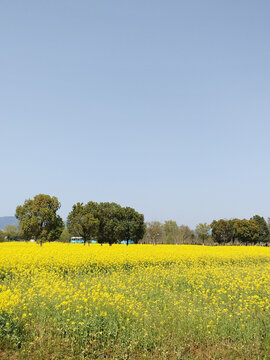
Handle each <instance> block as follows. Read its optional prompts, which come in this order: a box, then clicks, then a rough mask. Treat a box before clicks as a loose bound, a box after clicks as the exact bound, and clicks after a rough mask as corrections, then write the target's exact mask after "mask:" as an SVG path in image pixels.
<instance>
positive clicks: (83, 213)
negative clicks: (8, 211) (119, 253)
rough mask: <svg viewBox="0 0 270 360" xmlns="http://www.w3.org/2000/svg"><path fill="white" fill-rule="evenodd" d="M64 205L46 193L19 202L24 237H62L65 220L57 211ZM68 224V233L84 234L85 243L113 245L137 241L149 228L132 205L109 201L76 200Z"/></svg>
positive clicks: (38, 238) (37, 238)
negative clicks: (94, 241) (84, 202)
mask: <svg viewBox="0 0 270 360" xmlns="http://www.w3.org/2000/svg"><path fill="white" fill-rule="evenodd" d="M60 206H61V204H60V202H59V200H58V199H57V197H55V196H53V197H51V196H50V195H45V194H39V195H36V196H35V197H34V199H28V200H25V202H24V204H23V205H19V206H17V208H16V213H15V216H16V218H17V219H18V220H19V228H20V233H21V236H22V238H23V239H26V240H30V239H35V240H37V241H38V242H39V243H40V244H41V245H42V243H43V242H44V241H55V240H59V239H61V236H63V231H64V229H65V224H64V221H63V220H62V218H61V217H60V215H58V214H57V211H58V210H59V208H60ZM66 225H67V230H68V234H69V235H70V236H79V237H82V238H83V240H84V244H85V243H86V242H88V241H89V240H96V241H97V242H98V243H100V244H103V243H109V244H110V245H112V244H114V243H119V242H121V241H126V243H127V244H128V242H129V241H133V242H134V243H137V242H138V241H139V240H140V239H142V238H143V236H144V232H145V224H144V216H143V215H142V214H140V213H138V212H137V211H135V210H134V209H133V208H131V207H122V206H120V205H119V204H116V203H109V202H101V203H97V202H94V201H89V202H88V203H87V204H85V205H84V204H83V203H79V202H78V203H77V204H74V205H73V207H72V210H71V211H70V213H69V214H68V217H67V224H66ZM64 235H65V234H64Z"/></svg>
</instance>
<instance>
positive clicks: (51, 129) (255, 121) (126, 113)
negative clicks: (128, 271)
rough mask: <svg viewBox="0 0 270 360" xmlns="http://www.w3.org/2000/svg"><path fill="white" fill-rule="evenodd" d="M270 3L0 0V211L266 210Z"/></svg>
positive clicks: (213, 214)
mask: <svg viewBox="0 0 270 360" xmlns="http://www.w3.org/2000/svg"><path fill="white" fill-rule="evenodd" d="M269 18H270V3H269V1H266V0H265V1H264V0H261V1H257V0H254V1H249V0H237V1H232V0H229V1H228V0H226V1H225V0H223V1H216V0H211V1H210V0H204V1H201V0H196V1H195V0H185V1H179V0H171V1H161V0H155V1H154V0H151V1H150V0H149V1H141V0H136V1H126V0H123V1H119V0H114V1H109V0H108V1H98V0H97V1H91V0H76V1H74V0H73V1H69V0H57V1H55V0H47V1H34V0H31V1H30V0H29V1H28V0H25V1H21V0H17V1H16V0H15V1H9V0H3V1H1V4H0V44H1V56H0V99H1V100H0V103H1V106H0V124H1V125H0V130H1V132H0V134H1V141H0V144H1V145H0V147H1V187H0V189H1V190H0V191H1V197H0V216H5V215H13V214H14V212H15V208H16V206H17V205H18V204H22V203H23V202H24V200H25V199H26V198H31V197H33V196H34V195H36V194H38V193H47V194H50V195H55V196H57V197H58V198H59V200H60V201H61V203H62V208H61V211H60V214H61V215H62V216H63V217H66V216H67V214H68V212H69V211H70V209H71V207H72V205H73V204H74V203H75V202H77V201H81V202H87V201H89V200H94V201H98V202H100V201H115V202H118V203H120V204H121V205H125V206H132V207H134V208H135V209H137V210H138V211H140V212H142V213H144V214H145V218H146V220H147V221H150V220H161V221H163V220H166V219H174V220H176V221H177V222H178V223H179V224H187V225H189V226H191V227H194V226H195V225H196V224H197V223H198V222H210V221H212V220H213V219H219V218H231V217H239V218H243V217H246V218H249V217H251V216H253V215H254V214H260V215H262V216H265V217H268V216H270V196H269V195H270V166H269V155H270V152H269V150H270V141H269V133H270V46H269V38H270V22H269Z"/></svg>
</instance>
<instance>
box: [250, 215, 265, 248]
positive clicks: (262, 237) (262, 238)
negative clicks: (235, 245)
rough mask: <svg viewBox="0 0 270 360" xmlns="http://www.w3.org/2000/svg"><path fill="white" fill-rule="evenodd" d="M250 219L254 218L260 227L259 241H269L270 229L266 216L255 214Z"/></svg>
mask: <svg viewBox="0 0 270 360" xmlns="http://www.w3.org/2000/svg"><path fill="white" fill-rule="evenodd" d="M250 220H254V221H255V223H256V224H257V226H258V228H259V241H261V242H264V243H267V242H268V241H269V229H268V226H267V223H266V221H265V219H264V217H262V216H259V215H254V216H253V217H252V218H251V219H250Z"/></svg>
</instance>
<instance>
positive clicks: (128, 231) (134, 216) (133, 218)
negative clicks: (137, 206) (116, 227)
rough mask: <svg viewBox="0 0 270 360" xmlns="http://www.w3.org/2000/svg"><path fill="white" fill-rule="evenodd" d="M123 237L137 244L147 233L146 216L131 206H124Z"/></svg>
mask: <svg viewBox="0 0 270 360" xmlns="http://www.w3.org/2000/svg"><path fill="white" fill-rule="evenodd" d="M121 223H122V230H123V233H122V239H123V240H126V241H127V244H128V241H129V240H132V241H133V242H134V243H135V244H137V243H138V241H139V240H141V239H142V238H143V236H144V233H145V223H144V216H143V215H142V214H139V213H138V212H137V211H135V210H134V209H133V208H131V207H125V208H122V219H121Z"/></svg>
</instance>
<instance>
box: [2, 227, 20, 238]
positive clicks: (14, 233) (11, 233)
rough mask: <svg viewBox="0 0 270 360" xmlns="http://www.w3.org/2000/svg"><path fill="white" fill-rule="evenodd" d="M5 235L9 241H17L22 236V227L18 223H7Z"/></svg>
mask: <svg viewBox="0 0 270 360" xmlns="http://www.w3.org/2000/svg"><path fill="white" fill-rule="evenodd" d="M5 237H6V239H7V241H16V240H18V239H19V238H20V229H19V227H18V226H16V225H7V226H6V227H5Z"/></svg>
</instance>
